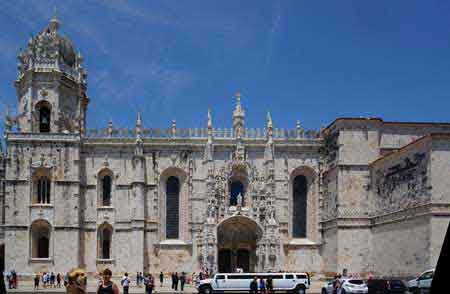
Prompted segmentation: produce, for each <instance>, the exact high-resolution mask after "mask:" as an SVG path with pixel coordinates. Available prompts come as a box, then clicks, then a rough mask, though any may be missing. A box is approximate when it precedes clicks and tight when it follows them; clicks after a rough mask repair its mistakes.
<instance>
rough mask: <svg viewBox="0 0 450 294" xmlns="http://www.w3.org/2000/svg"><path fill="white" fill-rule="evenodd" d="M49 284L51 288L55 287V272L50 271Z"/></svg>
mask: <svg viewBox="0 0 450 294" xmlns="http://www.w3.org/2000/svg"><path fill="white" fill-rule="evenodd" d="M50 285H51V287H52V288H55V273H54V272H52V273H51V274H50Z"/></svg>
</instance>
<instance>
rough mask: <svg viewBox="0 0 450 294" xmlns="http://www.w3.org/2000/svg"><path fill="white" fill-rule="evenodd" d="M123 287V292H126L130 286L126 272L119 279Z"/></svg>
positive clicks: (126, 293)
mask: <svg viewBox="0 0 450 294" xmlns="http://www.w3.org/2000/svg"><path fill="white" fill-rule="evenodd" d="M120 284H121V285H122V287H123V294H128V289H129V288H130V278H128V273H125V274H124V275H123V277H122V280H121V281H120Z"/></svg>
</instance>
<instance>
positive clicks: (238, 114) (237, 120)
mask: <svg viewBox="0 0 450 294" xmlns="http://www.w3.org/2000/svg"><path fill="white" fill-rule="evenodd" d="M235 97H236V107H235V109H234V111H233V129H234V135H235V137H236V138H238V139H240V138H241V137H242V135H243V132H244V123H245V111H244V109H243V108H242V105H241V93H240V92H237V93H236V94H235Z"/></svg>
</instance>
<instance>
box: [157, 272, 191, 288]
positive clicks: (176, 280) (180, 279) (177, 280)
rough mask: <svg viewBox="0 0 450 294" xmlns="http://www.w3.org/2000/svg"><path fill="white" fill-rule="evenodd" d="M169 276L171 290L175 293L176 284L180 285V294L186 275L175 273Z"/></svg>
mask: <svg viewBox="0 0 450 294" xmlns="http://www.w3.org/2000/svg"><path fill="white" fill-rule="evenodd" d="M161 273H162V272H161ZM170 276H171V278H172V289H173V290H175V291H177V290H178V284H180V290H181V292H183V291H184V284H186V273H185V272H182V273H181V275H178V273H177V272H175V273H171V274H170Z"/></svg>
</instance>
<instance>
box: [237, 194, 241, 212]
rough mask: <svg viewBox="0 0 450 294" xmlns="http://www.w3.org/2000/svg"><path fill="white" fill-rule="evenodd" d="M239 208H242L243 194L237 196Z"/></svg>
mask: <svg viewBox="0 0 450 294" xmlns="http://www.w3.org/2000/svg"><path fill="white" fill-rule="evenodd" d="M237 207H238V208H239V209H240V208H241V207H242V194H241V193H239V194H238V196H237Z"/></svg>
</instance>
